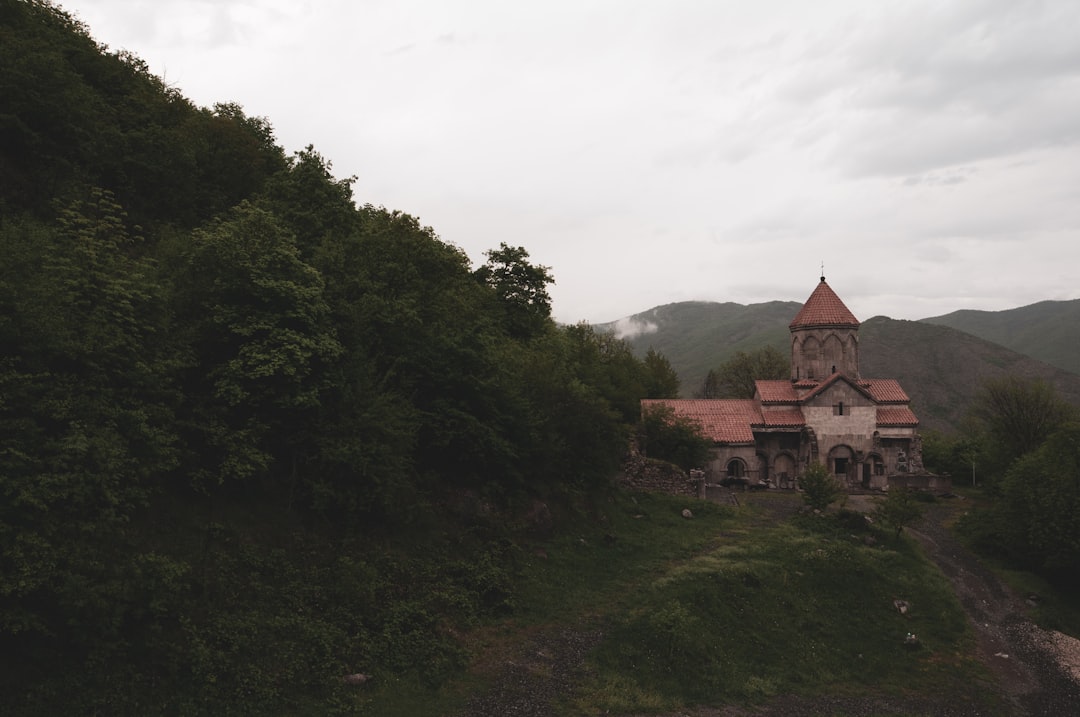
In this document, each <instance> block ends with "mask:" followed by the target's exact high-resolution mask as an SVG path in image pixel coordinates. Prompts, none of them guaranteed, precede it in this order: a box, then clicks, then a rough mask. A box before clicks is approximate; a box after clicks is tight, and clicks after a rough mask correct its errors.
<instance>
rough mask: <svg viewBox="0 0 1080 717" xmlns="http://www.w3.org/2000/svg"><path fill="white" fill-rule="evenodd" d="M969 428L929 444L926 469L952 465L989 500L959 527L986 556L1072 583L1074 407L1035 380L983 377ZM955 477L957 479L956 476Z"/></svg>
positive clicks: (1078, 506)
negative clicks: (983, 381) (932, 462)
mask: <svg viewBox="0 0 1080 717" xmlns="http://www.w3.org/2000/svg"><path fill="white" fill-rule="evenodd" d="M968 426H969V428H968V430H967V431H966V432H965V433H963V434H960V435H957V436H953V437H951V438H945V437H940V436H938V437H935V440H934V441H932V442H931V444H930V445H931V446H932V447H933V451H932V453H931V456H932V458H933V460H934V461H935V464H928V466H929V467H931V469H938V470H941V468H942V467H943V466H945V467H947V466H949V465H950V464H954V465H955V464H958V467H959V468H960V470H961V471H962V472H961V473H960V475H964V474H965V473H967V472H968V471H971V475H972V481H973V482H974V480H975V473H976V468H977V474H978V476H979V477H978V481H979V485H980V486H981V487H982V488H984V489H985V491H986V493H987V495H988V498H989V500H988V501H987V504H986V505H985V506H983V507H982V508H981V509H979V510H976V511H972V512H971V513H970V514H969V515H967V516H966V517H965V519H964V520H963V521H961V523H960V528H961V529H962V531H963V532H964V533H965V534H966V535H967V536H968V537H969V539H970V540H971V541H972V543H973V544H974V545H975V547H977V548H978V549H980V550H981V551H983V552H984V553H987V554H989V555H992V556H994V557H997V558H1000V559H1003V560H1005V561H1006V562H1008V563H1010V564H1012V565H1014V566H1017V567H1022V568H1024V569H1027V570H1032V571H1034V572H1037V573H1040V574H1042V575H1043V576H1044V577H1046V578H1049V579H1051V580H1052V581H1054V582H1057V583H1059V584H1062V585H1072V586H1073V587H1074V588H1075V587H1077V585H1078V584H1077V578H1076V565H1077V564H1080V519H1078V518H1077V516H1078V515H1080V452H1078V446H1080V424H1078V423H1077V412H1076V409H1075V408H1073V407H1072V406H1070V405H1069V404H1067V403H1065V402H1064V401H1062V400H1061V399H1060V398H1059V397H1058V396H1057V394H1056V393H1055V392H1054V391H1053V389H1052V388H1050V387H1049V386H1047V385H1046V384H1045V383H1042V382H1039V381H1032V382H1027V381H1023V380H1020V379H1018V378H1015V377H1008V378H1005V379H1000V380H991V381H987V382H986V383H985V384H984V386H983V389H982V391H981V392H980V394H979V396H978V398H977V400H976V402H975V404H974V405H973V407H972V411H971V420H970V422H969V424H968ZM954 480H955V479H954Z"/></svg>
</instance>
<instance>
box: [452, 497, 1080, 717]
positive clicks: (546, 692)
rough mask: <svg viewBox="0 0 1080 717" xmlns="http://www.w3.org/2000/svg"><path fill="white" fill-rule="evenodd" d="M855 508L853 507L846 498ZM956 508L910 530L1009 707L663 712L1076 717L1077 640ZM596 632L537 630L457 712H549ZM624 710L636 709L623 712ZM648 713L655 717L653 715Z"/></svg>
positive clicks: (961, 702)
mask: <svg viewBox="0 0 1080 717" xmlns="http://www.w3.org/2000/svg"><path fill="white" fill-rule="evenodd" d="M849 507H853V506H849ZM949 510H950V506H946V505H934V506H929V507H928V510H927V511H926V514H925V515H924V517H923V519H922V520H921V521H920V522H919V524H918V525H917V526H916V527H915V528H914V529H911V528H909V529H908V530H909V532H910V534H911V535H912V536H913V537H915V538H916V539H917V540H918V541H919V542H920V543H921V544H922V545H923V546H924V548H925V549H926V551H927V554H928V555H930V557H931V558H932V559H933V560H934V561H935V562H936V563H937V564H938V565H939V566H940V568H941V570H942V572H943V573H944V574H945V575H946V576H947V577H948V578H949V580H950V581H951V582H952V583H953V586H954V588H955V590H956V594H957V596H958V598H959V599H960V602H961V604H962V605H963V607H964V610H965V611H966V612H967V614H968V617H969V618H970V619H971V621H972V624H973V626H974V629H975V634H976V638H977V645H978V648H977V649H978V656H979V658H980V659H981V660H982V661H983V662H984V663H985V664H986V665H987V667H988V668H989V670H990V672H991V673H992V674H993V675H994V678H995V682H996V686H997V689H998V690H999V691H1000V694H1002V695H1003V696H1004V697H1005V698H1006V700H1007V704H1008V705H1010V706H1009V707H1007V708H1006V709H1007V710H1008V711H1006V712H1003V713H1001V712H999V713H993V714H989V713H987V712H985V711H980V708H978V707H977V706H975V704H976V702H977V701H976V700H973V699H972V698H973V696H974V695H975V694H976V693H977V692H978V691H979V690H982V689H985V688H986V686H985V685H971V686H970V689H969V694H966V695H965V694H950V695H942V696H927V697H906V698H894V697H835V698H834V697H817V698H801V697H798V698H797V697H780V698H777V699H775V700H773V701H771V702H770V703H769V704H767V705H764V706H762V707H758V708H754V709H745V708H738V707H725V708H698V709H694V710H689V711H680V712H677V713H672V714H670V715H664V716H660V717H820V716H821V715H830V716H832V717H883V716H885V715H920V716H926V717H1070V716H1072V715H1080V641H1078V640H1076V639H1074V638H1071V637H1068V636H1066V635H1062V634H1061V633H1052V632H1047V631H1045V630H1042V629H1040V628H1039V627H1038V626H1036V625H1035V624H1034V623H1032V622H1031V621H1030V620H1029V619H1028V618H1027V616H1026V613H1027V608H1028V607H1029V606H1028V605H1027V604H1026V602H1025V601H1024V599H1022V598H1021V597H1019V596H1017V595H1015V594H1014V593H1013V592H1012V591H1010V590H1009V589H1008V588H1007V587H1006V586H1005V585H1004V584H1002V582H1001V581H1000V580H998V579H997V578H996V577H995V576H994V574H993V573H991V572H990V571H989V570H987V569H986V568H985V567H983V565H982V564H981V563H979V561H978V560H977V559H976V558H975V556H974V555H972V554H971V553H970V552H969V551H968V550H967V549H966V548H964V547H963V546H962V545H960V544H959V543H958V542H957V541H956V540H955V539H954V538H953V537H952V535H951V534H950V533H949V532H948V530H947V529H946V528H945V527H944V526H943V523H942V521H943V520H945V518H946V517H947V515H948V513H949ZM601 637H602V635H601V633H600V631H599V630H597V629H595V628H592V627H578V628H574V627H564V628H559V629H552V630H549V631H546V632H541V633H539V634H538V635H536V636H534V637H533V638H532V639H531V640H530V641H529V642H528V643H527V644H526V645H525V647H524V648H523V649H522V650H520V652H519V653H517V655H516V657H515V658H514V659H512V660H509V661H507V662H506V664H505V665H504V666H502V668H501V669H500V671H499V673H498V674H497V676H496V678H495V681H494V684H493V686H492V688H491V689H490V690H489V691H488V692H486V693H485V694H482V695H479V696H477V697H475V698H473V699H472V700H471V701H470V702H469V704H468V707H467V708H466V710H465V711H464V712H463V713H462V714H461V715H458V717H546V716H547V715H552V714H554V713H555V712H554V710H555V705H556V703H557V700H558V698H559V697H560V696H561V695H566V694H568V693H569V692H570V691H571V690H572V688H573V686H574V685H575V684H576V683H577V681H578V679H579V678H580V676H581V675H582V674H583V671H584V669H585V656H586V655H587V654H588V652H589V651H590V650H591V649H592V648H594V647H595V646H596V645H597V644H599V642H600V640H601ZM623 717H638V716H633V715H624V716H623ZM650 717H658V716H656V715H651V716H650Z"/></svg>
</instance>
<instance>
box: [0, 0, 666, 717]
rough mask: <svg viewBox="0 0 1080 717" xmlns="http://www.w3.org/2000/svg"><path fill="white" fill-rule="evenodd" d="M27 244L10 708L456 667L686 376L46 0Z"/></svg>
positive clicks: (329, 699)
mask: <svg viewBox="0 0 1080 717" xmlns="http://www.w3.org/2000/svg"><path fill="white" fill-rule="evenodd" d="M0 246H2V250H3V257H4V258H3V261H2V262H0V304H2V308H0V431H2V435H3V437H4V439H3V446H2V449H0V701H2V703H3V704H2V705H0V712H4V713H5V714H149V713H170V714H200V713H213V714H222V713H226V712H227V713H233V714H249V713H250V714H269V713H276V714H282V713H300V712H311V713H317V714H328V713H333V712H335V711H341V712H348V713H355V712H356V710H358V709H360V708H361V706H362V705H361V704H360V703H359V702H358V701H357V697H356V696H355V695H356V693H355V692H354V691H351V690H353V689H354V688H350V687H348V686H346V685H344V684H343V682H342V680H341V676H342V675H344V674H349V673H375V674H376V675H377V676H378V677H379V678H380V680H381V683H382V684H383V685H386V686H387V688H388V689H392V687H390V686H392V685H395V684H397V685H399V686H400V685H401V684H406V685H409V686H425V685H426V686H427V687H432V686H437V685H438V684H440V683H441V682H442V681H443V680H445V679H446V678H447V677H448V676H450V675H452V674H455V673H456V671H458V670H459V669H460V668H461V666H462V664H463V661H464V659H465V653H464V650H463V647H462V646H461V644H460V643H459V642H458V641H457V640H456V639H455V634H456V633H455V625H459V624H466V623H469V622H470V621H475V620H476V619H478V618H479V617H481V616H483V615H487V614H491V613H493V612H497V611H502V610H507V609H509V608H510V606H512V604H513V595H512V590H511V587H510V581H509V580H508V575H509V573H508V571H509V570H510V569H511V567H512V563H511V562H510V559H509V556H510V555H511V554H512V553H513V550H512V548H511V547H510V546H512V538H513V536H514V531H515V530H520V529H534V528H535V529H550V527H551V526H550V523H551V521H552V520H554V521H556V522H557V521H558V520H559V518H560V516H563V515H569V514H573V513H574V512H575V511H583V510H587V509H588V506H589V504H590V501H591V500H592V499H593V497H594V496H598V495H603V494H604V492H605V491H606V490H607V489H608V487H609V481H610V478H611V476H612V474H613V472H614V471H615V469H616V468H617V466H618V464H619V461H620V458H621V456H622V454H623V452H624V450H625V446H626V440H627V429H628V426H629V425H630V424H632V423H633V422H635V421H636V419H637V410H638V400H639V399H640V398H641V397H642V396H646V395H656V393H655V392H656V391H663V390H668V389H664V388H663V387H665V386H670V385H671V381H672V380H673V378H674V376H673V374H672V373H671V371H670V367H668V366H667V364H666V362H664V361H657V360H653V361H651V362H645V361H642V360H639V359H637V358H635V357H634V356H633V354H632V353H631V351H630V349H629V347H628V346H627V345H626V344H624V343H623V342H621V341H617V340H615V339H612V338H611V337H609V336H607V335H605V334H600V333H597V332H595V331H593V330H592V329H591V328H590V327H588V326H586V325H579V326H572V327H558V326H556V324H555V323H554V322H553V321H552V319H551V317H550V299H549V297H548V293H547V286H548V285H549V284H550V282H551V281H552V280H553V277H552V276H551V274H550V271H549V270H548V269H547V268H546V267H542V266H537V265H534V264H532V263H530V262H529V255H528V252H527V251H526V250H525V249H524V248H521V247H511V246H506V245H503V246H500V247H492V250H491V251H490V252H489V253H488V254H487V256H486V257H482V258H480V259H481V261H479V262H478V263H477V264H474V263H473V261H472V259H471V258H470V257H468V256H466V255H465V254H464V253H463V252H462V251H461V250H460V249H458V248H457V247H455V246H452V245H449V244H447V243H445V242H443V241H441V240H440V239H439V237H438V235H437V234H436V233H435V231H434V230H433V229H431V228H429V227H426V226H424V225H423V224H422V222H421V221H420V220H418V219H417V218H414V217H412V216H410V215H408V214H406V213H403V212H401V211H396V210H391V209H387V208H383V207H375V206H370V205H366V204H364V203H363V197H353V195H352V183H351V180H350V179H348V178H345V179H341V178H336V177H334V175H333V172H332V165H331V162H330V161H329V160H328V159H327V158H324V157H322V156H321V155H320V154H319V153H318V152H317V151H316V150H315V149H314V148H311V147H308V148H306V149H303V150H301V151H298V152H295V153H289V152H286V151H285V150H284V149H283V148H282V147H280V146H279V145H278V144H277V141H276V139H275V137H274V133H273V129H272V126H271V123H270V122H269V121H268V120H266V119H263V118H256V117H248V116H246V115H245V114H244V112H243V110H242V108H240V107H238V106H236V105H234V104H227V103H226V104H219V105H215V106H214V107H213V108H203V107H196V106H194V105H193V104H192V103H191V102H189V101H188V100H186V99H185V98H184V97H183V96H181V95H180V94H179V93H178V92H177V91H175V90H173V89H171V88H169V87H167V86H166V85H165V84H164V83H163V82H162V81H161V80H160V79H159V78H157V77H155V76H153V75H152V74H150V73H149V72H148V71H147V68H146V65H145V64H144V63H143V62H142V61H140V60H139V59H138V58H137V57H133V56H131V55H129V54H126V53H123V52H120V53H112V52H108V51H106V50H104V49H103V48H102V47H100V46H99V45H98V44H97V43H96V42H95V41H94V40H93V38H92V36H91V35H90V32H89V30H88V29H87V28H86V27H84V26H82V25H81V24H80V23H78V22H77V21H75V20H73V19H72V18H71V17H70V16H69V15H67V14H66V13H64V12H63V11H62V10H61V9H59V8H58V7H56V6H54V5H52V4H50V3H48V2H44V1H43V0H29V1H26V0H0ZM529 516H532V518H529ZM536 516H540V517H539V518H537V517H536ZM537 526H539V527H537Z"/></svg>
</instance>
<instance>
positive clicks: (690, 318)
mask: <svg viewBox="0 0 1080 717" xmlns="http://www.w3.org/2000/svg"><path fill="white" fill-rule="evenodd" d="M801 307H802V304H800V303H798V302H796V301H770V302H767V303H764V304H750V305H749V306H746V305H743V304H736V303H732V302H725V303H716V302H708V301H685V302H680V303H676V304H665V305H664V306H657V307H656V308H653V309H649V310H648V311H645V312H642V313H640V314H634V315H633V316H630V317H628V318H626V319H621V320H619V321H613V322H610V323H606V324H597V325H596V326H595V327H594V328H596V329H597V330H598V331H613V332H615V334H616V335H617V336H619V337H620V338H624V339H626V341H627V342H628V343H629V344H630V345H631V346H632V347H633V349H634V352H635V353H636V354H638V355H639V356H644V355H645V352H646V351H648V350H649V348H650V347H653V348H655V349H656V350H657V351H659V352H661V353H663V354H664V356H666V357H667V359H668V361H670V362H671V365H672V368H674V369H675V372H676V373H678V374H679V379H680V381H681V383H682V391H681V392H682V395H683V396H685V397H687V398H689V397H692V396H694V395H695V394H696V393H698V392H700V391H701V390H702V388H703V386H704V385H705V376H706V374H708V373H709V370H710V369H713V368H716V367H717V366H719V365H720V364H722V363H724V362H725V361H727V360H728V359H729V358H731V357H732V356H734V355H735V353H736V352H737V351H754V350H756V349H759V348H762V347H763V346H774V347H776V348H777V349H778V350H779V351H780V352H781V353H783V354H785V355H787V353H788V352H789V351H790V348H789V347H788V324H790V323H791V320H792V319H793V318H794V317H795V314H796V313H798V311H799V309H800V308H801Z"/></svg>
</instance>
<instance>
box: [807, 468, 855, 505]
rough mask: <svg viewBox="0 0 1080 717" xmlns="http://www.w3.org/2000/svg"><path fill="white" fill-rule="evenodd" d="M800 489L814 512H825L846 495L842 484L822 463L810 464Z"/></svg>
mask: <svg viewBox="0 0 1080 717" xmlns="http://www.w3.org/2000/svg"><path fill="white" fill-rule="evenodd" d="M799 487H800V488H802V490H803V500H804V501H806V504H807V505H808V506H810V507H811V508H813V509H814V510H825V509H826V508H827V507H829V504H830V503H832V502H834V501H836V499H838V498H839V497H840V496H841V495H843V493H844V491H843V489H842V488H841V487H840V484H839V483H837V482H836V479H835V478H833V477H832V476H831V475H829V471H828V469H826V468H825V466H823V465H821V464H820V463H811V464H810V466H809V467H808V468H807V469H806V472H804V473H803V474H802V476H801V477H800V478H799Z"/></svg>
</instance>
